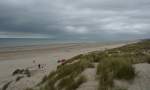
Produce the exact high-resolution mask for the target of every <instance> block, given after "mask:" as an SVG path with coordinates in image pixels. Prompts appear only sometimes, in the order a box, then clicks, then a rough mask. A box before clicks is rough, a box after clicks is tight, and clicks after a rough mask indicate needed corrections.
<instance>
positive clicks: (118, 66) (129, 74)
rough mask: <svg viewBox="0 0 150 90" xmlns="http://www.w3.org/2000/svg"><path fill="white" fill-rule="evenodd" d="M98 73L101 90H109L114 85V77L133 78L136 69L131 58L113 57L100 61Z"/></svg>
mask: <svg viewBox="0 0 150 90" xmlns="http://www.w3.org/2000/svg"><path fill="white" fill-rule="evenodd" d="M97 75H98V78H99V90H107V89H109V88H112V87H113V80H114V79H125V80H130V79H133V78H134V77H135V70H134V67H133V66H132V64H131V63H130V62H129V60H126V59H124V58H120V57H119V58H116V57H111V58H106V59H104V60H102V61H101V62H100V63H99V65H98V67H97Z"/></svg>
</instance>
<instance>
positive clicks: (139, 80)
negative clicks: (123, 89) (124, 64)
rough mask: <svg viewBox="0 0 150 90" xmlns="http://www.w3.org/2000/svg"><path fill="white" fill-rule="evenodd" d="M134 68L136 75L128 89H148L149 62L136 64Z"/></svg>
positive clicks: (149, 87)
mask: <svg viewBox="0 0 150 90" xmlns="http://www.w3.org/2000/svg"><path fill="white" fill-rule="evenodd" d="M135 69H136V71H137V73H138V76H137V77H136V78H135V80H134V81H133V84H131V85H130V86H129V89H128V90H150V64H147V63H142V64H136V65H135Z"/></svg>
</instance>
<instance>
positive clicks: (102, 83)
mask: <svg viewBox="0 0 150 90" xmlns="http://www.w3.org/2000/svg"><path fill="white" fill-rule="evenodd" d="M145 62H147V63H150V40H143V41H141V42H138V43H134V44H129V45H125V46H123V47H119V48H114V49H110V50H105V51H95V52H91V53H87V54H80V55H78V56H75V57H73V58H71V59H69V60H67V61H66V62H65V64H63V65H59V66H58V68H57V70H56V71H53V72H51V73H50V74H49V75H48V76H45V77H44V78H43V80H42V81H41V82H40V83H39V84H38V85H37V87H36V89H35V90H76V89H77V88H78V87H79V86H80V85H81V84H83V83H84V82H86V78H85V76H82V75H81V73H82V72H83V71H84V70H85V69H87V68H97V79H98V82H99V87H98V89H99V90H127V89H125V88H118V87H115V85H114V82H113V81H114V80H115V79H118V80H132V79H134V77H135V76H136V72H135V69H134V67H133V64H138V63H145ZM94 63H98V66H97V67H94ZM31 90H32V89H31Z"/></svg>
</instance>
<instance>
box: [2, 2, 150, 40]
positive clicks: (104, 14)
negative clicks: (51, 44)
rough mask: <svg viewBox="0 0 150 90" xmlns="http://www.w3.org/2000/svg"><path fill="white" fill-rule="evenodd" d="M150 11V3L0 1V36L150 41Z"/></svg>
mask: <svg viewBox="0 0 150 90" xmlns="http://www.w3.org/2000/svg"><path fill="white" fill-rule="evenodd" d="M149 8H150V1H149V0H115V1H112V0H55V1H54V0H0V37H24V38H26V37H33V38H37V37H39V38H42V37H43V38H45V37H49V38H55V39H59V38H60V39H62V38H64V39H67V38H68V37H71V39H73V38H74V39H85V40H88V39H92V40H94V39H100V40H101V39H117V38H120V39H138V38H147V37H149V35H150V30H149V28H150V11H149Z"/></svg>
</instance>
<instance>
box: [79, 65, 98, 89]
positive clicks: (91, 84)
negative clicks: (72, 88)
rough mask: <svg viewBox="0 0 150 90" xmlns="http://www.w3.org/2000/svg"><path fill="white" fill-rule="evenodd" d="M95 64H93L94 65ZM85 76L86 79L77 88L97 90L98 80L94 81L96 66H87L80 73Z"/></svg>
mask: <svg viewBox="0 0 150 90" xmlns="http://www.w3.org/2000/svg"><path fill="white" fill-rule="evenodd" d="M96 65H97V64H95V66H96ZM82 74H83V75H85V76H86V78H87V81H86V82H85V83H83V84H82V85H81V86H80V87H79V88H78V89H77V90H97V88H98V81H96V67H95V68H88V69H86V70H85V71H83V73H82Z"/></svg>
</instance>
